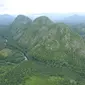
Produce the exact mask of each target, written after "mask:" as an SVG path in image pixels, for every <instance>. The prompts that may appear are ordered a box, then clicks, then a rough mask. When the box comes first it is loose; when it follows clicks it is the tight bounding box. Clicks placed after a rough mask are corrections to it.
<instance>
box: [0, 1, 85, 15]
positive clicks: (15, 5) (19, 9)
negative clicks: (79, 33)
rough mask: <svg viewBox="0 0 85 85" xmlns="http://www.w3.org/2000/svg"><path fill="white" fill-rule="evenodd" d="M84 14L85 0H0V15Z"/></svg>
mask: <svg viewBox="0 0 85 85" xmlns="http://www.w3.org/2000/svg"><path fill="white" fill-rule="evenodd" d="M72 12H85V0H0V13H1V14H5V13H6V14H32V13H72Z"/></svg>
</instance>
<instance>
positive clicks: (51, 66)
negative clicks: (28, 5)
mask: <svg viewBox="0 0 85 85" xmlns="http://www.w3.org/2000/svg"><path fill="white" fill-rule="evenodd" d="M6 32H7V33H6V34H5V31H4V32H3V35H2V33H1V37H0V38H1V39H2V41H4V47H3V48H1V49H0V85H84V83H85V43H84V40H83V38H82V37H81V36H80V35H79V34H78V33H76V32H73V31H72V30H71V29H70V28H69V26H68V25H66V24H64V23H57V24H56V23H54V22H52V21H51V20H50V19H49V18H48V17H46V16H41V17H38V18H36V19H35V20H34V21H32V20H31V19H30V18H28V17H27V16H24V15H19V16H17V17H16V19H15V20H14V21H13V23H12V24H11V25H10V26H9V28H8V30H6ZM1 39H0V40H1ZM2 41H1V43H2ZM1 43H0V44H1ZM1 45H2V44H1Z"/></svg>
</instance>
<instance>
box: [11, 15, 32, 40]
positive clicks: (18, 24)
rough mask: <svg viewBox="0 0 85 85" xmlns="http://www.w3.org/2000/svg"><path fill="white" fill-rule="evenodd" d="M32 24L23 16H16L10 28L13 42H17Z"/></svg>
mask: <svg viewBox="0 0 85 85" xmlns="http://www.w3.org/2000/svg"><path fill="white" fill-rule="evenodd" d="M31 23H32V20H31V19H29V18H28V17H26V16H24V15H18V16H17V17H16V19H15V20H14V22H13V23H12V24H11V26H10V30H11V33H12V35H13V39H14V40H18V39H19V38H20V37H21V36H22V35H23V33H24V31H26V30H27V29H28V28H29V27H30V25H31Z"/></svg>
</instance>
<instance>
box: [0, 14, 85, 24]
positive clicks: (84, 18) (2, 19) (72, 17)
mask: <svg viewBox="0 0 85 85" xmlns="http://www.w3.org/2000/svg"><path fill="white" fill-rule="evenodd" d="M27 16H28V17H29V18H31V19H32V20H34V19H35V18H37V17H39V16H47V17H48V18H50V19H51V20H52V21H54V22H64V23H66V24H73V23H74V24H76V23H77V24H78V23H84V22H85V15H84V14H83V15H82V14H70V13H68V14H59V13H41V14H28V15H27ZM15 17H16V16H14V15H8V14H4V15H0V25H9V24H11V23H12V22H13V21H14V19H15Z"/></svg>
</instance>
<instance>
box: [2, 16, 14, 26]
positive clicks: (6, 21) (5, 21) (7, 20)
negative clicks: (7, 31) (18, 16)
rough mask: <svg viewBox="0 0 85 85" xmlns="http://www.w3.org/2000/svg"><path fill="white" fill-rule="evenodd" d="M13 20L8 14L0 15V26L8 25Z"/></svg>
mask: <svg viewBox="0 0 85 85" xmlns="http://www.w3.org/2000/svg"><path fill="white" fill-rule="evenodd" d="M14 19H15V17H14V16H12V15H8V14H4V15H0V25H9V24H11V23H12V22H13V20H14Z"/></svg>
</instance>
